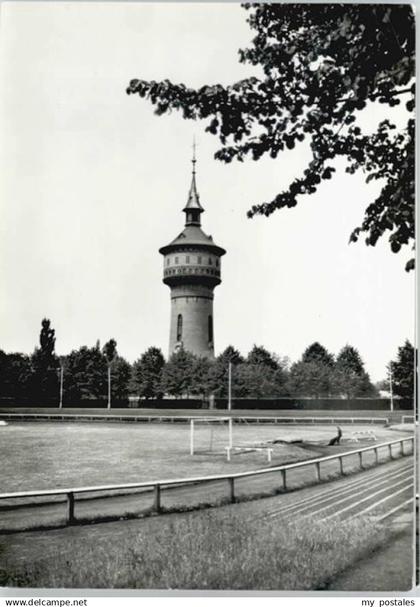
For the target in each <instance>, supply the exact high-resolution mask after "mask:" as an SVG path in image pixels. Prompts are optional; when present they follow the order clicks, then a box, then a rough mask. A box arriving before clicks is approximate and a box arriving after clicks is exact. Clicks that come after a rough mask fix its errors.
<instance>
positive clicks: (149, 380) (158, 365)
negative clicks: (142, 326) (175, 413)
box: [131, 346, 165, 398]
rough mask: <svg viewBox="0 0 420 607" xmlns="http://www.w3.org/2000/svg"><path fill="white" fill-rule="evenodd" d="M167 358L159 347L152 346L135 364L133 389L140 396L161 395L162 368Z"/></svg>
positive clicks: (152, 396) (154, 396) (151, 396)
mask: <svg viewBox="0 0 420 607" xmlns="http://www.w3.org/2000/svg"><path fill="white" fill-rule="evenodd" d="M164 366H165V359H164V357H163V354H162V351H161V350H160V349H159V348H155V347H153V346H152V347H151V348H149V349H148V350H146V352H144V353H143V354H142V355H141V357H140V358H139V360H137V361H136V362H135V363H134V365H133V375H132V383H131V385H132V389H133V391H134V392H135V393H136V394H138V396H140V398H156V397H160V396H161V385H160V384H161V380H162V370H163V367H164Z"/></svg>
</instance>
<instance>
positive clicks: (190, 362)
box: [161, 348, 195, 396]
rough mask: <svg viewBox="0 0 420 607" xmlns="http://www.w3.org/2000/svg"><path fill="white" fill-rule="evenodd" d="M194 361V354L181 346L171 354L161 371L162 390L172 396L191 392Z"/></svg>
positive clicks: (185, 394)
mask: <svg viewBox="0 0 420 607" xmlns="http://www.w3.org/2000/svg"><path fill="white" fill-rule="evenodd" d="M194 362H195V356H194V355H193V354H191V353H190V352H187V351H186V350H184V349H183V348H181V349H180V350H179V351H178V352H175V353H174V354H172V356H171V358H170V359H169V361H168V362H167V363H166V365H165V367H164V369H163V371H162V382H161V389H162V392H164V393H165V394H172V395H173V396H189V395H190V394H192V390H193V385H194Z"/></svg>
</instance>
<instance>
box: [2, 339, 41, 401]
mask: <svg viewBox="0 0 420 607" xmlns="http://www.w3.org/2000/svg"><path fill="white" fill-rule="evenodd" d="M32 383H33V368H32V363H31V359H30V357H29V356H27V355H26V354H20V353H18V352H13V353H11V354H6V353H5V352H3V350H0V396H7V397H10V398H18V399H19V398H22V397H23V398H25V397H26V398H27V397H28V396H30V394H31V389H32Z"/></svg>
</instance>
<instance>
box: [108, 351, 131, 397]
mask: <svg viewBox="0 0 420 607" xmlns="http://www.w3.org/2000/svg"><path fill="white" fill-rule="evenodd" d="M111 375H112V382H111V396H112V398H115V399H120V400H123V399H125V398H128V395H129V385H130V379H131V365H130V363H129V362H127V361H126V360H125V358H123V357H122V356H116V358H115V359H114V362H113V363H112V371H111Z"/></svg>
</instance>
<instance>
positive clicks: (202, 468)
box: [0, 422, 407, 492]
mask: <svg viewBox="0 0 420 607" xmlns="http://www.w3.org/2000/svg"><path fill="white" fill-rule="evenodd" d="M367 429H368V430H372V431H373V432H374V433H375V435H376V438H377V441H378V442H385V441H390V440H395V439H397V438H398V437H399V436H407V434H406V433H404V432H398V431H393V430H390V429H388V428H384V427H383V426H377V425H375V426H374V427H373V428H372V426H371V425H369V426H368V425H366V426H359V425H351V426H348V427H347V426H343V443H342V445H341V446H340V448H342V450H351V449H355V448H356V447H357V446H359V445H360V446H364V445H365V444H371V443H364V441H362V442H361V443H359V444H356V443H354V442H347V440H348V439H350V438H352V435H353V433H354V432H357V431H363V430H367ZM0 432H1V441H0V457H1V461H2V474H1V477H2V491H3V492H9V491H24V490H41V489H52V488H54V489H55V488H63V487H72V486H78V487H81V486H85V485H90V486H92V485H103V484H113V483H127V482H141V481H146V480H157V479H173V478H185V477H191V476H204V475H210V474H222V473H227V472H239V471H244V470H249V469H256V468H263V467H265V466H267V465H268V464H267V461H266V457H265V454H264V453H262V452H252V453H241V454H238V455H234V456H233V458H232V461H231V462H227V461H226V457H225V455H224V453H223V448H224V446H226V445H227V444H228V435H227V428H226V427H221V426H219V427H205V426H203V427H201V428H198V429H197V431H196V433H195V439H196V446H197V447H198V448H201V449H202V450H203V451H205V452H203V453H202V454H197V455H194V456H190V454H189V440H190V430H189V426H188V425H187V424H185V425H184V424H163V423H160V424H154V423H150V424H141V425H140V424H138V425H137V424H133V425H132V424H116V423H110V424H108V423H65V422H58V423H57V422H46V423H42V422H34V423H32V422H10V423H9V424H8V425H7V426H4V427H1V428H0ZM335 433H336V429H335V427H334V426H331V425H319V426H318V425H317V426H314V425H311V426H303V425H299V426H282V425H256V424H252V425H248V426H247V425H243V424H235V425H234V429H233V442H234V444H241V445H252V444H255V443H258V444H261V443H264V442H265V441H270V440H285V441H290V440H303V441H305V442H304V444H303V445H299V444H287V443H281V444H275V445H273V458H272V463H271V465H280V464H283V463H290V462H294V461H298V460H303V459H307V458H313V457H320V456H323V455H328V454H329V451H328V447H326V445H327V443H328V441H329V439H330V438H332V437H333V436H334V435H335ZM210 448H212V449H213V450H212V451H210Z"/></svg>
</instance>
